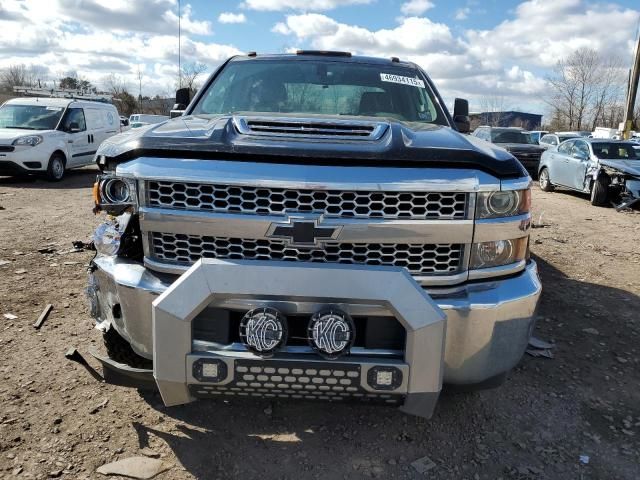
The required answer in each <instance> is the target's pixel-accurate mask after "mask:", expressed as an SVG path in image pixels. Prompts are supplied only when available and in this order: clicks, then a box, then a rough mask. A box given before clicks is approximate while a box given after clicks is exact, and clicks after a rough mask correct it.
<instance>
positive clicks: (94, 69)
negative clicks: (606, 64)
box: [0, 0, 640, 113]
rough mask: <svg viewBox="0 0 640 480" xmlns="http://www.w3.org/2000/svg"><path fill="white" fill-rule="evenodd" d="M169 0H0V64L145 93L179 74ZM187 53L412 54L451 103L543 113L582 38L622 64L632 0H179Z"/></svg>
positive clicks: (630, 41)
mask: <svg viewBox="0 0 640 480" xmlns="http://www.w3.org/2000/svg"><path fill="white" fill-rule="evenodd" d="M178 6H179V5H178V0H108V1H105V0H0V68H2V67H6V66H7V65H11V64H26V65H36V66H39V67H41V68H42V69H43V71H44V73H43V75H42V76H43V77H47V78H49V79H54V78H59V77H60V76H62V75H64V74H65V73H67V72H70V71H75V72H77V73H78V74H79V75H80V76H81V77H83V78H86V79H88V80H90V81H91V82H93V83H94V84H96V85H98V86H99V87H100V86H103V79H104V78H105V77H106V76H107V75H109V74H111V73H114V74H117V75H119V76H121V77H122V78H123V79H124V80H125V81H126V83H127V85H128V87H129V90H130V91H132V92H133V93H134V94H137V93H138V71H140V72H141V74H142V93H143V95H155V94H161V95H169V94H171V93H172V92H173V91H174V89H175V87H176V83H177V76H178V75H177V71H178V68H177V59H178ZM180 18H181V25H182V36H181V53H182V61H183V62H184V63H193V62H199V63H203V64H205V65H206V66H207V68H208V71H209V72H210V71H213V70H214V69H215V67H216V66H217V65H219V64H220V63H221V62H222V61H224V60H225V59H226V58H228V57H229V56H232V55H235V54H240V53H245V52H249V51H257V52H258V53H281V52H290V51H295V50H296V49H325V50H346V51H350V52H352V53H354V54H362V55H372V56H382V57H391V56H396V57H399V58H401V59H403V60H410V61H413V62H415V63H417V64H419V65H420V66H421V67H423V68H424V69H425V71H426V72H427V74H429V76H430V77H431V78H432V79H433V80H434V82H435V84H436V86H437V88H438V89H439V90H440V92H441V94H442V95H443V96H444V98H445V101H447V103H448V104H450V103H451V102H452V101H453V98H455V97H463V98H468V99H469V100H470V102H471V107H472V110H479V109H480V108H481V106H482V105H483V104H484V102H486V99H488V98H491V99H493V101H495V99H497V98H499V99H500V102H501V103H502V105H503V106H504V107H506V108H508V109H520V110H526V111H531V112H534V113H545V104H544V102H543V98H544V97H545V94H546V93H548V87H547V84H546V81H545V78H546V76H548V75H549V74H550V72H551V70H552V68H553V67H554V66H555V65H556V64H557V62H558V60H560V59H562V58H564V57H566V56H567V55H569V54H570V53H571V52H573V51H575V50H576V49H578V48H581V47H589V48H594V49H596V50H598V51H599V52H601V53H602V54H603V55H605V56H608V55H618V56H620V58H621V59H622V60H623V61H624V62H625V64H627V65H630V64H631V61H632V56H633V48H634V42H635V39H636V38H637V31H638V25H639V22H640V0H613V1H590V0H528V1H520V2H519V1H516V0H181V3H180Z"/></svg>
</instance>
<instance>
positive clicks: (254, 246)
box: [150, 232, 464, 275]
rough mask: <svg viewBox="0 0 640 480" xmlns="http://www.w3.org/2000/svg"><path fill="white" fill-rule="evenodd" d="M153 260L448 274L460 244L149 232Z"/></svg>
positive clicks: (454, 268)
mask: <svg viewBox="0 0 640 480" xmlns="http://www.w3.org/2000/svg"><path fill="white" fill-rule="evenodd" d="M150 246H151V255H152V257H153V259H154V260H160V261H165V262H171V263H174V264H184V265H190V264H192V263H195V262H196V261H198V260H199V259H200V258H202V257H204V258H219V259H238V260H242V259H248V260H251V259H254V260H285V261H299V262H319V263H343V264H365V265H390V266H396V267H404V268H406V269H407V270H408V271H409V272H410V273H411V274H413V275H438V274H441V275H447V274H449V275H450V274H454V273H457V272H459V271H461V269H462V259H463V256H464V255H463V252H464V246H463V245H461V244H431V245H429V244H425V245H409V244H377V243H339V242H327V243H326V244H325V245H324V248H312V249H306V248H295V247H291V246H289V245H287V243H286V241H285V240H276V239H273V240H264V239H243V238H227V237H210V236H199V235H186V234H179V233H178V234H175V233H159V232H151V234H150Z"/></svg>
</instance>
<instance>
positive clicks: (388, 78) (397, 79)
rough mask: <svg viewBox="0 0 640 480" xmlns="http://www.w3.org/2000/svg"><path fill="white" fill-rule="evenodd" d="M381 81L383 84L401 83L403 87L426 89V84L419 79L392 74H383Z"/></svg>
mask: <svg viewBox="0 0 640 480" xmlns="http://www.w3.org/2000/svg"><path fill="white" fill-rule="evenodd" d="M380 80H382V81H383V82H391V83H399V84H401V85H410V86H412V87H420V88H424V82H423V81H422V80H420V79H419V78H411V77H403V76H400V75H393V74H391V73H381V74H380Z"/></svg>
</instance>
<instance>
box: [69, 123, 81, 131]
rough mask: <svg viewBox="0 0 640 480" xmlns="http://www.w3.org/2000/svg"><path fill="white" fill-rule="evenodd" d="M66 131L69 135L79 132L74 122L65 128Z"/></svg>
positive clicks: (78, 127) (78, 126)
mask: <svg viewBox="0 0 640 480" xmlns="http://www.w3.org/2000/svg"><path fill="white" fill-rule="evenodd" d="M67 131H68V132H69V133H77V132H79V131H80V125H78V124H77V123H76V122H71V123H70V124H69V127H68V128H67Z"/></svg>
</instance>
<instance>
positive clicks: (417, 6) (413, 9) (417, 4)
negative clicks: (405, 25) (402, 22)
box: [400, 0, 434, 15]
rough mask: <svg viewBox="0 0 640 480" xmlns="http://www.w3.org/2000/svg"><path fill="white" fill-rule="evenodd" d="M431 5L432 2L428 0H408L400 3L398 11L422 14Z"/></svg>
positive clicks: (407, 13)
mask: <svg viewBox="0 0 640 480" xmlns="http://www.w3.org/2000/svg"><path fill="white" fill-rule="evenodd" d="M433 7H434V4H433V2H431V1H429V0H410V1H408V2H406V3H403V4H402V6H401V7H400V11H401V12H402V13H404V14H405V15H422V14H423V13H424V12H426V11H427V10H429V9H431V8H433Z"/></svg>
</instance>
